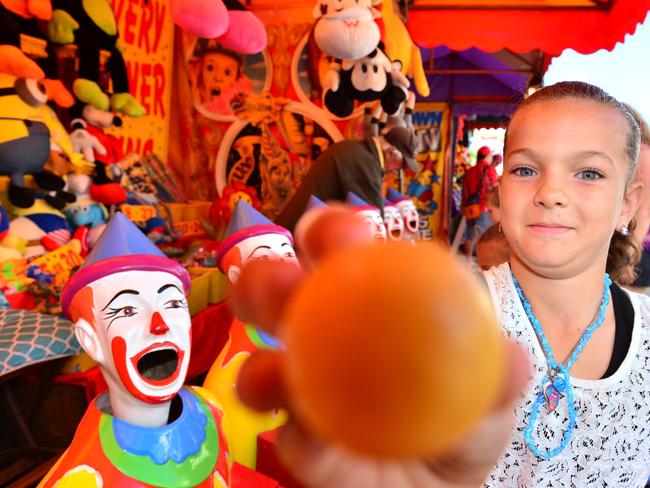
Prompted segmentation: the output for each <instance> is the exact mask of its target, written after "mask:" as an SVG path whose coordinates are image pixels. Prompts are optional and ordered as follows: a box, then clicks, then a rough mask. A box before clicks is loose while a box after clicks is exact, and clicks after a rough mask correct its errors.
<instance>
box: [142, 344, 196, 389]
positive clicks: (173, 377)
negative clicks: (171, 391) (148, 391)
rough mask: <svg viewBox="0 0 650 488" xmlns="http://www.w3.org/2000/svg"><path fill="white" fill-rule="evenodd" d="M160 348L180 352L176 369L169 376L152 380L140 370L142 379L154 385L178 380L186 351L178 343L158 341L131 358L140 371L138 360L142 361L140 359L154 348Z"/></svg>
mask: <svg viewBox="0 0 650 488" xmlns="http://www.w3.org/2000/svg"><path fill="white" fill-rule="evenodd" d="M159 349H172V350H174V351H176V354H178V361H177V363H176V370H175V371H174V372H173V373H172V374H171V375H169V376H168V377H166V378H164V379H162V380H152V379H149V378H145V377H144V376H142V375H141V374H140V373H139V372H138V375H139V376H140V378H142V381H144V382H145V383H147V384H149V385H152V386H165V385H169V384H171V383H173V382H174V381H175V380H176V378H178V374H179V373H180V370H181V365H182V364H183V356H184V355H185V351H182V350H180V349H179V348H178V346H176V344H174V343H172V342H156V343H154V344H151V345H150V346H149V347H147V348H146V349H143V350H142V351H140V352H139V353H138V354H136V355H135V356H133V357H132V358H131V364H132V365H133V369H134V370H135V371H138V361H140V359H142V357H143V356H144V355H145V354H148V353H150V352H152V351H154V350H159Z"/></svg>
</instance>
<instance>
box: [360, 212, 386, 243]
mask: <svg viewBox="0 0 650 488" xmlns="http://www.w3.org/2000/svg"><path fill="white" fill-rule="evenodd" d="M357 215H360V216H361V217H363V220H364V221H365V222H366V224H368V227H369V228H370V231H371V232H372V236H373V237H374V238H375V239H379V240H381V241H386V227H385V225H384V219H382V218H381V213H379V210H370V209H368V210H361V211H359V212H357Z"/></svg>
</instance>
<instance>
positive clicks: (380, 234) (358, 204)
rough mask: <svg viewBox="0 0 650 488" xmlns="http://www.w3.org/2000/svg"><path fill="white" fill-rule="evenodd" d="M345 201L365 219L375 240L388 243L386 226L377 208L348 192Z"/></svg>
mask: <svg viewBox="0 0 650 488" xmlns="http://www.w3.org/2000/svg"><path fill="white" fill-rule="evenodd" d="M345 201H346V203H347V204H348V205H351V206H352V207H353V210H354V211H355V213H356V214H357V215H359V216H361V217H363V219H364V221H365V222H366V223H367V224H368V227H369V228H370V231H371V232H372V235H373V237H374V238H375V239H379V240H380V241H386V226H385V225H384V219H383V218H382V216H381V212H380V211H379V209H378V208H377V207H373V206H372V205H369V204H368V203H367V202H366V201H364V200H363V199H362V198H361V197H359V196H358V195H356V194H355V193H352V192H348V195H347V198H346V200H345Z"/></svg>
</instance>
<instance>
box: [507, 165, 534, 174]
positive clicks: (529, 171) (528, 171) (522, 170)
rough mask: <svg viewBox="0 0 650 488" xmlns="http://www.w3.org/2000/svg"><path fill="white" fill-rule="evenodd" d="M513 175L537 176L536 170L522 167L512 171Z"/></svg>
mask: <svg viewBox="0 0 650 488" xmlns="http://www.w3.org/2000/svg"><path fill="white" fill-rule="evenodd" d="M512 174H514V175H516V176H523V177H526V176H535V170H534V169H533V168H529V167H527V166H522V167H520V168H515V169H513V170H512Z"/></svg>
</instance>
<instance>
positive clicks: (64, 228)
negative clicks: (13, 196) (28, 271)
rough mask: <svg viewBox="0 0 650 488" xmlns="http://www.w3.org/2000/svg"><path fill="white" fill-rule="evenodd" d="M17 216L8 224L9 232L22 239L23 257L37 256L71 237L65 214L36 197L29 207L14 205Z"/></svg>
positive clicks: (14, 212)
mask: <svg viewBox="0 0 650 488" xmlns="http://www.w3.org/2000/svg"><path fill="white" fill-rule="evenodd" d="M11 212H12V213H13V214H14V215H15V216H16V217H17V218H15V219H13V220H12V221H11V223H10V224H9V229H10V230H9V232H10V234H12V235H13V236H15V237H17V238H20V239H23V241H24V242H23V246H25V247H22V248H21V250H22V251H23V253H24V254H25V257H32V256H39V255H41V254H45V253H46V252H48V251H53V250H55V249H58V248H59V247H61V246H63V245H64V244H66V243H67V242H68V241H69V240H70V239H71V237H72V233H71V229H70V225H69V224H68V221H67V219H66V218H65V215H63V214H62V213H61V212H59V211H58V210H56V209H55V208H52V207H51V206H50V205H49V204H48V203H46V202H45V201H44V200H43V199H40V198H38V199H36V200H35V201H34V204H33V205H32V206H31V207H30V208H19V207H14V208H13V209H11Z"/></svg>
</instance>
